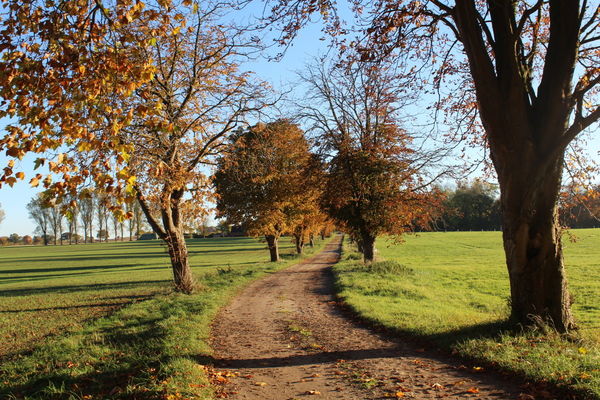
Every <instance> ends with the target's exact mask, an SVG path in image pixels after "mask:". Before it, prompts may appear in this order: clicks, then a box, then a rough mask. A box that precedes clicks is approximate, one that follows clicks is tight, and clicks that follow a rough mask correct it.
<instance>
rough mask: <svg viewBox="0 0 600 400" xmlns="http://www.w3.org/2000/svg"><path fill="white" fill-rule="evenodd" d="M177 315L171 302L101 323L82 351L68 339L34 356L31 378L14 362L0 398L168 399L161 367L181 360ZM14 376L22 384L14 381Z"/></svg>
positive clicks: (81, 345)
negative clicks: (172, 325)
mask: <svg viewBox="0 0 600 400" xmlns="http://www.w3.org/2000/svg"><path fill="white" fill-rule="evenodd" d="M191 311H193V310H190V312H191ZM172 314H173V313H172V312H171V309H170V307H169V302H168V301H165V304H162V305H160V306H158V307H157V306H156V303H154V305H153V306H152V307H151V311H150V312H148V310H141V312H140V311H139V310H138V313H136V312H132V313H126V314H125V316H124V317H123V316H121V317H120V318H114V319H108V320H104V321H102V320H101V321H100V322H99V323H97V324H95V326H94V328H93V331H92V334H90V335H86V337H85V340H84V341H82V342H79V343H78V345H77V346H74V345H73V344H72V342H69V340H68V339H67V340H64V341H59V342H58V343H55V344H51V345H48V346H47V347H45V348H41V349H39V350H38V351H35V352H33V353H32V354H31V355H29V356H28V358H29V359H30V360H31V359H33V362H34V363H35V367H34V368H31V364H30V365H29V366H28V367H24V368H27V369H26V370H24V371H23V372H24V373H27V375H24V374H21V371H20V368H22V367H21V366H20V365H19V362H18V360H14V361H12V365H9V366H2V367H0V377H1V378H2V380H4V384H5V385H4V386H0V398H2V399H4V398H7V399H9V398H17V399H20V398H35V399H65V400H66V399H73V398H75V399H80V398H95V399H96V398H98V399H132V398H135V399H157V398H163V396H162V394H163V388H162V387H161V385H160V384H159V382H161V381H163V380H164V379H167V378H168V375H164V374H165V372H164V371H161V367H162V366H164V365H167V364H169V362H170V361H171V360H172V359H173V358H175V357H177V354H176V352H175V351H173V348H172V347H173V342H176V340H175V338H173V332H172V331H170V329H169V325H168V323H165V322H166V321H168V319H169V318H170V317H172ZM98 349H99V350H98ZM29 363H31V361H29ZM3 375H4V376H3ZM8 375H11V376H15V375H17V376H18V375H21V376H22V378H21V379H19V380H18V381H17V382H14V381H12V380H11V381H9V380H7V379H6V376H8ZM13 382H14V383H13Z"/></svg>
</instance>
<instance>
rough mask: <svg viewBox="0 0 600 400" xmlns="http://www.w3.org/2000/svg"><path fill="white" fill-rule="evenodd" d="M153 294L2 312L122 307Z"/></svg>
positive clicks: (148, 297) (4, 311) (3, 312)
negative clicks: (109, 301)
mask: <svg viewBox="0 0 600 400" xmlns="http://www.w3.org/2000/svg"><path fill="white" fill-rule="evenodd" d="M153 296H154V295H153V294H148V295H132V296H119V297H106V298H103V299H102V300H116V299H125V300H123V301H119V302H112V303H108V302H107V303H88V304H73V305H70V306H57V307H43V308H27V309H17V310H0V314H18V313H22V312H42V311H59V310H63V311H64V310H75V309H81V308H84V309H85V308H102V307H107V308H111V309H113V308H122V307H124V306H126V305H129V304H131V303H132V302H133V301H134V300H135V301H140V300H147V299H150V298H152V297H153Z"/></svg>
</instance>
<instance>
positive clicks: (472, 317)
mask: <svg viewBox="0 0 600 400" xmlns="http://www.w3.org/2000/svg"><path fill="white" fill-rule="evenodd" d="M572 233H573V234H574V235H575V236H577V237H578V240H577V241H576V242H570V241H569V240H568V238H567V237H565V263H566V266H567V267H566V269H567V276H568V279H569V284H570V289H571V291H572V294H573V296H574V298H575V304H574V312H575V316H576V318H577V320H578V322H579V324H580V327H581V330H580V332H579V333H578V334H577V336H576V337H575V340H573V338H571V340H570V341H567V340H564V339H563V338H561V337H558V336H557V335H553V334H549V335H541V334H538V333H530V332H528V333H514V332H512V333H506V334H504V335H497V334H495V333H497V332H498V331H499V330H501V329H506V326H505V324H504V322H505V320H506V318H507V316H508V312H509V308H508V300H509V286H508V276H507V271H506V267H505V264H504V254H503V250H502V241H501V234H500V233H499V232H452V233H451V232H448V233H443V232H436V233H422V234H419V235H411V236H407V237H405V243H400V244H398V243H394V242H392V241H390V240H385V239H383V240H379V242H378V245H377V248H378V250H379V253H378V257H379V258H380V259H383V260H388V261H397V263H400V264H402V265H403V266H405V267H406V268H403V267H402V266H399V265H397V263H393V262H387V263H386V262H382V263H375V264H374V265H373V266H371V267H365V266H364V265H362V264H361V262H359V261H356V260H353V258H355V257H356V255H354V254H352V253H351V249H350V248H349V247H348V245H347V247H346V250H345V255H346V261H343V262H341V263H340V264H338V265H337V266H336V267H335V272H336V276H337V283H338V289H339V291H340V296H341V297H342V298H343V299H344V301H345V302H346V303H347V304H348V305H349V306H350V307H352V308H353V309H354V310H355V311H356V312H358V313H359V314H361V315H362V316H364V317H365V318H367V319H369V320H371V321H373V322H375V323H377V324H381V325H384V326H387V327H389V328H392V329H395V330H398V331H401V332H404V333H409V334H411V335H416V336H418V337H422V338H425V339H426V340H428V341H429V342H431V343H434V344H436V345H439V346H441V347H444V348H449V349H452V350H454V351H457V352H459V353H461V354H462V355H463V356H466V357H469V358H474V359H477V360H481V361H484V362H487V363H489V364H495V365H497V366H499V367H500V368H504V369H507V370H512V371H517V372H519V373H521V374H524V375H527V376H529V377H532V378H534V379H536V380H550V381H553V382H554V383H556V384H559V385H568V386H571V387H574V388H577V389H582V390H584V391H589V392H592V393H595V396H598V397H600V299H599V297H600V230H577V231H573V232H572Z"/></svg>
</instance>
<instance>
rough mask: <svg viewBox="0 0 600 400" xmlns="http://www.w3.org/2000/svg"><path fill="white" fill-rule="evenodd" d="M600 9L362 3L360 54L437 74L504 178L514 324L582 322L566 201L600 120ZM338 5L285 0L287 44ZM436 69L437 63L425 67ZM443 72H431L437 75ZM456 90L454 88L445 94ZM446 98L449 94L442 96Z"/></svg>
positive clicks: (555, 2)
mask: <svg viewBox="0 0 600 400" xmlns="http://www.w3.org/2000/svg"><path fill="white" fill-rule="evenodd" d="M599 7H600V6H599V5H598V4H596V3H594V2H589V1H587V0H573V1H566V0H548V1H544V0H540V1H528V0H519V1H508V0H507V1H491V0H488V1H475V0H465V1H452V0H430V1H416V0H414V1H408V0H407V1H401V2H398V1H387V0H384V1H380V2H376V3H370V2H366V1H365V2H361V1H359V2H357V4H356V5H355V8H354V9H355V10H356V11H357V13H358V14H359V15H358V18H360V19H362V21H361V24H360V25H361V26H363V27H365V26H366V28H364V30H362V31H361V32H360V34H359V37H360V39H359V40H358V41H356V42H354V43H353V44H354V46H355V47H356V48H357V49H358V50H359V51H360V52H361V56H360V58H361V60H381V59H385V58H386V57H388V56H389V55H391V54H398V53H400V54H403V55H405V56H406V57H408V58H410V59H411V62H413V63H415V64H418V65H419V66H420V71H421V72H426V73H427V72H428V73H429V74H430V75H429V76H428V77H427V78H428V80H430V81H433V82H434V86H435V89H436V91H437V93H438V99H440V100H439V101H437V102H436V103H435V104H434V105H433V106H434V107H435V108H437V109H439V110H441V111H442V112H444V113H445V115H446V119H447V121H448V122H449V123H450V122H452V121H453V122H455V123H456V125H455V128H454V129H455V130H456V132H459V133H460V134H457V135H456V136H457V139H459V138H466V139H471V140H473V141H474V142H478V143H485V144H486V145H487V147H488V149H489V153H490V158H491V161H492V164H493V166H494V169H495V172H496V175H497V177H498V181H499V184H500V205H501V210H502V226H503V240H504V249H505V253H506V264H507V268H508V273H509V280H510V287H511V310H512V319H513V320H514V321H515V322H519V323H523V324H526V325H529V324H531V323H532V320H538V321H543V322H546V323H549V324H551V325H552V326H554V327H555V328H556V329H557V330H559V331H567V330H569V329H571V328H574V327H575V323H574V320H573V316H572V313H571V304H570V301H571V298H570V296H569V291H568V288H567V280H566V277H565V272H564V265H563V255H562V244H561V234H560V224H559V218H558V200H559V193H560V189H561V182H562V173H563V167H564V162H565V152H566V151H567V149H568V147H569V145H570V144H571V142H573V141H574V140H575V139H576V138H577V137H578V136H580V135H581V133H582V132H584V131H585V130H586V129H587V128H588V127H590V126H592V125H593V124H595V123H596V122H597V121H598V119H599V118H600V107H599V106H598V104H597V97H596V94H597V91H598V87H599V83H600V70H599V69H598V67H597V66H598V62H599V61H600V60H599V55H598V52H597V47H598V42H599V41H600V35H598V33H599V31H600V26H599V24H598V17H599V15H598V14H599ZM316 12H319V13H320V14H321V15H323V16H324V17H325V18H326V19H327V20H328V21H329V25H330V26H329V30H330V31H333V32H334V33H339V31H340V29H341V28H340V27H339V26H340V25H339V23H338V20H337V14H336V9H335V5H334V3H329V2H326V3H323V4H322V6H321V7H315V6H314V3H313V2H312V1H299V2H294V3H289V2H286V1H281V2H275V6H274V9H273V15H272V16H271V20H272V21H273V22H276V23H279V24H282V25H283V32H284V34H283V35H282V37H281V40H282V41H284V42H286V41H289V40H292V39H293V37H294V36H295V34H296V31H297V30H298V29H299V28H300V27H301V26H302V25H303V24H304V23H305V22H306V21H308V20H310V18H311V15H312V14H313V13H316ZM427 67H430V68H427ZM431 78H433V79H431ZM445 90H447V92H445ZM444 93H447V95H444Z"/></svg>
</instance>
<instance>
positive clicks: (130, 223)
mask: <svg viewBox="0 0 600 400" xmlns="http://www.w3.org/2000/svg"><path fill="white" fill-rule="evenodd" d="M114 201H115V200H114V198H111V197H109V196H107V195H106V194H103V193H101V192H98V191H93V190H87V192H86V195H85V196H84V197H82V198H80V199H79V200H78V201H75V200H73V201H70V202H69V201H67V202H66V204H67V206H66V207H63V206H61V205H57V204H54V203H52V202H49V201H48V200H47V199H46V198H45V197H44V194H43V193H40V194H38V195H37V196H35V197H34V198H32V199H31V201H30V202H29V203H28V204H27V210H28V212H29V218H30V219H31V220H33V222H34V223H35V225H36V228H35V233H36V234H37V235H39V236H35V237H34V240H33V242H34V243H37V242H38V241H39V242H42V243H43V244H44V245H48V244H50V243H52V244H55V245H56V244H59V243H60V244H61V245H62V244H64V243H66V242H68V243H69V244H73V243H74V244H78V243H92V242H94V241H95V240H96V241H108V238H109V237H111V236H112V237H113V238H115V240H117V239H118V238H120V239H121V240H124V238H125V237H127V236H128V237H129V240H133V238H134V237H137V236H139V235H140V233H142V231H143V229H145V227H146V226H145V219H144V216H143V212H142V209H141V207H140V206H139V204H138V203H137V202H134V203H128V204H126V205H125V212H126V214H128V215H129V216H130V218H128V219H127V218H124V216H123V215H122V214H119V213H113V212H112V209H113V208H114V207H117V205H116V204H113V202H114ZM38 238H39V239H38Z"/></svg>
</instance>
